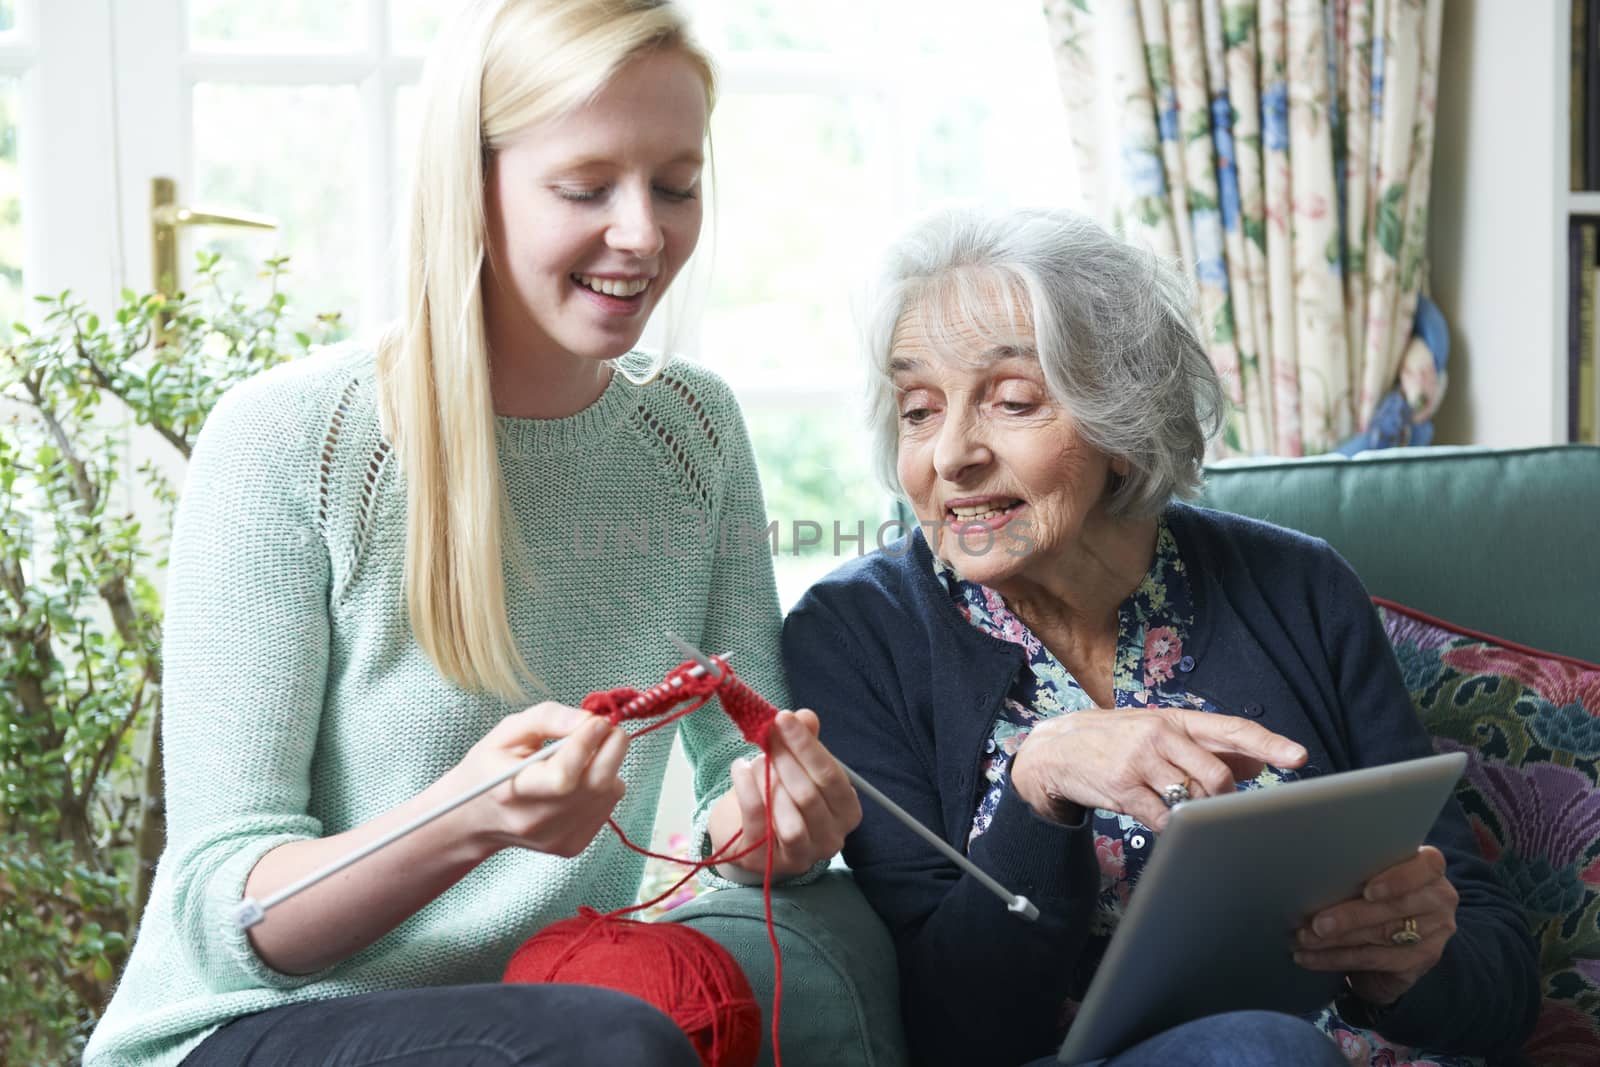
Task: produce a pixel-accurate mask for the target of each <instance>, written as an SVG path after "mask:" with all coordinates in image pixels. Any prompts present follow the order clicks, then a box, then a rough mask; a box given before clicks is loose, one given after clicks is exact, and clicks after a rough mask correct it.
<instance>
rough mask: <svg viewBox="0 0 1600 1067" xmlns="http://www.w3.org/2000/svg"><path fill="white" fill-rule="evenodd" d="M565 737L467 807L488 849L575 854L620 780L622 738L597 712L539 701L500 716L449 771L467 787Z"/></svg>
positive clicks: (598, 823)
mask: <svg viewBox="0 0 1600 1067" xmlns="http://www.w3.org/2000/svg"><path fill="white" fill-rule="evenodd" d="M556 737H565V738H566V739H567V740H566V741H565V742H564V743H563V744H562V746H561V749H560V751H558V752H556V753H555V755H553V756H551V757H550V758H549V759H546V760H542V761H540V762H538V763H535V764H533V765H532V766H531V767H527V768H525V769H524V770H522V771H520V772H519V773H518V774H517V775H516V776H515V777H513V778H511V779H510V780H508V781H506V782H502V783H501V784H500V785H499V786H496V787H495V788H494V789H491V790H489V792H487V793H485V794H484V795H483V796H481V797H479V798H478V799H477V800H475V801H473V802H472V803H471V804H470V805H468V806H467V808H464V809H463V811H466V810H468V809H472V810H473V813H474V815H475V816H476V822H475V830H476V833H477V835H478V837H479V838H480V839H482V840H483V841H485V842H486V843H487V844H488V845H489V847H490V848H491V849H500V848H506V847H516V848H528V849H533V850H535V851H538V852H548V853H551V854H552V855H556V856H576V855H577V854H578V853H579V852H582V851H583V850H584V848H585V847H586V846H587V845H588V844H589V842H590V841H592V840H593V839H594V835H595V834H597V833H599V832H600V827H602V826H604V825H605V821H606V819H607V817H609V816H610V814H611V811H612V809H613V808H615V807H616V806H617V801H619V800H621V799H622V795H623V793H624V792H625V791H626V788H627V787H626V785H625V784H624V783H623V781H622V779H621V778H620V777H618V774H617V772H618V771H619V770H620V769H621V767H622V758H623V757H624V756H625V755H627V752H628V735H627V733H625V732H624V731H623V730H622V729H620V728H619V727H616V726H613V725H611V723H610V722H609V721H608V720H606V719H604V718H601V717H600V716H598V715H591V714H590V713H589V712H587V711H583V710H580V709H578V708H571V707H567V706H566V705H564V704H556V703H552V702H549V701H546V702H544V703H542V704H535V705H534V706H533V707H531V708H528V709H527V710H525V711H519V712H517V713H516V714H513V715H507V716H506V717H505V718H504V719H501V720H500V722H498V723H497V724H495V727H494V729H492V730H490V731H489V732H488V733H487V734H486V735H484V737H483V739H482V740H481V741H479V742H478V743H477V744H475V745H473V746H472V748H471V750H470V751H468V753H467V754H466V756H465V757H464V758H463V759H462V761H461V763H460V764H458V765H457V766H456V767H455V768H454V769H453V770H452V771H451V774H453V775H455V776H456V777H457V778H459V779H460V782H461V784H462V787H463V789H465V788H470V787H471V786H473V785H476V784H477V783H479V782H483V781H485V780H487V779H489V778H492V777H494V776H495V775H496V774H501V773H504V772H505V771H506V769H507V768H509V767H510V766H511V765H512V764H514V763H516V762H518V761H519V760H522V759H525V758H526V757H528V756H530V755H532V754H533V753H534V751H536V750H537V749H539V748H540V747H542V746H543V745H544V743H545V742H546V741H549V740H551V739H552V738H556Z"/></svg>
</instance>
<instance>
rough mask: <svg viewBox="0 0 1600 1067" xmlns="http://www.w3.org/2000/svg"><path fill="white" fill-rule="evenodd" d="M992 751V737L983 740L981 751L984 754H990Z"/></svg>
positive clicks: (993, 746) (993, 747)
mask: <svg viewBox="0 0 1600 1067" xmlns="http://www.w3.org/2000/svg"><path fill="white" fill-rule="evenodd" d="M994 749H995V744H994V738H992V737H988V738H985V739H984V742H983V750H984V751H985V752H989V753H992V752H994Z"/></svg>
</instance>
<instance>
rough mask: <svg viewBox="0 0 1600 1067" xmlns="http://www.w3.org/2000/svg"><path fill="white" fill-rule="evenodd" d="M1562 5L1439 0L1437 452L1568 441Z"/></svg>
mask: <svg viewBox="0 0 1600 1067" xmlns="http://www.w3.org/2000/svg"><path fill="white" fill-rule="evenodd" d="M1570 19H1571V9H1570V6H1569V4H1568V2H1567V0H1542V2H1539V3H1529V4H1521V3H1515V4H1514V3H1505V2H1504V0H1448V4H1447V6H1446V10H1445V16H1444V29H1443V40H1442V42H1441V49H1440V69H1439V92H1438V109H1437V133H1436V141H1435V153H1434V164H1433V188H1432V191H1431V197H1430V208H1429V220H1428V242H1429V250H1430V257H1431V260H1432V269H1431V271H1430V278H1431V286H1432V295H1433V297H1434V299H1435V301H1436V302H1437V303H1438V304H1439V306H1440V308H1441V309H1442V310H1443V311H1444V313H1445V316H1446V318H1447V319H1448V320H1449V322H1450V329H1451V355H1450V365H1449V373H1450V385H1449V389H1448V390H1447V391H1446V393H1445V398H1444V402H1443V404H1442V406H1441V408H1440V411H1439V413H1438V416H1437V418H1436V423H1435V425H1436V428H1437V432H1438V436H1437V441H1438V442H1439V443H1440V444H1481V445H1493V446H1497V447H1515V446H1519V445H1540V444H1552V443H1556V442H1561V441H1565V440H1566V439H1567V380H1566V379H1567V223H1568V220H1569V219H1570V218H1572V217H1573V216H1574V215H1587V214H1594V215H1596V216H1600V193H1574V192H1572V191H1571V189H1570V183H1569V181H1568V177H1569V170H1568V155H1569V147H1568V101H1569V93H1570V71H1571V67H1570V56H1571V24H1570Z"/></svg>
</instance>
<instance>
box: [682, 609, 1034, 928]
mask: <svg viewBox="0 0 1600 1067" xmlns="http://www.w3.org/2000/svg"><path fill="white" fill-rule="evenodd" d="M667 640H669V641H671V642H672V643H673V644H674V645H676V646H677V648H678V651H679V652H680V653H682V654H683V655H684V656H686V657H687V658H689V659H692V660H694V662H695V663H697V664H699V665H700V666H701V667H702V668H704V669H705V670H708V671H719V670H720V669H721V668H719V667H718V666H717V665H716V664H715V663H713V662H712V661H711V660H710V659H708V658H707V657H706V654H705V653H703V652H701V651H700V650H699V649H697V648H695V647H694V646H693V645H691V644H689V643H688V642H687V641H685V640H683V639H682V638H681V637H679V636H678V635H677V634H674V633H669V634H667ZM834 759H835V760H837V761H838V763H839V766H840V767H841V768H842V769H843V770H844V773H845V776H846V777H847V778H849V779H850V784H851V785H853V786H855V787H856V791H857V792H860V793H865V794H866V795H867V796H869V797H871V798H872V799H873V800H875V801H877V802H878V804H879V805H880V806H881V807H882V808H883V809H884V810H885V811H887V812H888V813H889V814H890V815H893V816H894V817H895V818H896V819H898V820H900V822H901V823H903V824H904V825H905V826H906V828H907V829H909V830H911V831H912V832H914V833H915V834H916V835H917V836H918V837H920V838H922V839H923V840H924V841H926V842H927V843H928V844H930V845H932V846H933V847H934V848H936V849H938V850H939V851H940V852H941V853H942V854H943V855H944V856H945V858H947V859H949V860H950V861H951V862H952V863H954V864H955V865H956V866H958V867H960V868H961V869H962V870H964V871H966V872H967V873H968V874H970V875H972V877H974V878H976V879H977V880H978V882H979V884H981V885H982V886H983V887H984V888H985V889H987V890H989V891H990V892H991V893H993V894H994V895H995V896H997V897H999V898H1000V899H1001V900H1003V901H1005V905H1006V910H1007V911H1009V912H1011V913H1012V914H1014V915H1020V916H1022V917H1023V918H1024V919H1026V920H1028V921H1029V922H1033V921H1034V920H1035V919H1037V918H1038V917H1039V909H1038V908H1037V907H1036V906H1035V905H1034V904H1033V902H1032V901H1030V900H1029V899H1028V898H1027V897H1025V896H1022V895H1021V894H1020V893H1013V892H1011V891H1010V890H1009V889H1007V888H1006V887H1005V886H1003V885H1001V884H1000V883H999V882H997V881H995V880H994V879H993V878H992V877H990V876H989V874H988V872H986V871H985V870H983V868H981V867H979V866H978V865H977V864H976V863H973V862H972V861H971V860H969V859H968V858H967V857H965V856H963V855H962V854H961V853H960V852H957V851H956V850H955V849H954V848H952V847H951V845H950V843H949V842H948V841H946V840H945V839H944V838H942V837H940V836H939V835H938V834H936V833H934V832H933V831H932V830H929V829H928V828H927V827H926V826H923V825H922V824H921V823H920V822H918V821H917V820H916V819H915V818H914V817H913V816H912V815H911V813H910V812H908V811H906V809H904V808H902V807H901V806H900V805H898V804H896V803H895V802H894V801H892V800H890V799H889V798H888V797H887V796H886V795H884V794H883V793H882V792H880V791H879V790H878V787H877V786H875V785H873V784H872V783H871V782H869V781H867V780H866V779H865V778H863V777H861V776H860V775H859V774H857V773H856V772H855V771H853V770H851V769H850V768H849V767H847V766H845V763H844V761H843V760H840V759H839V758H838V757H837V756H835V757H834Z"/></svg>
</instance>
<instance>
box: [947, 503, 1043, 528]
mask: <svg viewBox="0 0 1600 1067" xmlns="http://www.w3.org/2000/svg"><path fill="white" fill-rule="evenodd" d="M1022 506H1023V502H1022V501H1021V500H1016V499H1011V500H1005V499H995V500H985V501H984V502H983V503H981V504H963V505H961V506H959V507H948V508H945V510H944V514H945V518H946V520H947V521H948V522H950V523H951V524H952V525H954V526H955V527H957V528H958V529H959V528H962V527H967V526H989V525H991V524H993V523H996V522H1001V521H1003V520H1005V519H1009V518H1010V517H1011V516H1012V515H1013V514H1014V513H1015V512H1016V511H1017V509H1018V508H1020V507H1022Z"/></svg>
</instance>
